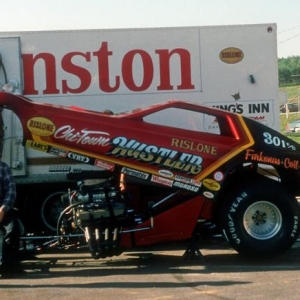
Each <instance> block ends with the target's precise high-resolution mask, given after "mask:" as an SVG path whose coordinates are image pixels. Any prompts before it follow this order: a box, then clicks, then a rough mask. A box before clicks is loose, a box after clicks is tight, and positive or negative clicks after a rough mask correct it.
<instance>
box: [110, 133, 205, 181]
mask: <svg viewBox="0 0 300 300" xmlns="http://www.w3.org/2000/svg"><path fill="white" fill-rule="evenodd" d="M111 145H112V147H113V148H112V149H111V150H110V152H109V153H108V154H111V155H114V156H117V157H124V158H129V159H135V160H138V161H139V162H144V163H149V164H151V165H158V166H161V167H163V168H168V169H172V170H174V171H177V172H185V173H188V174H193V175H195V174H198V173H200V172H201V170H202V157H200V156H197V155H193V154H189V153H183V152H178V151H176V150H171V149H168V148H162V147H158V146H155V145H147V144H144V143H140V142H138V141H136V140H128V139H127V138H126V137H116V138H114V139H113V140H112V141H111Z"/></svg>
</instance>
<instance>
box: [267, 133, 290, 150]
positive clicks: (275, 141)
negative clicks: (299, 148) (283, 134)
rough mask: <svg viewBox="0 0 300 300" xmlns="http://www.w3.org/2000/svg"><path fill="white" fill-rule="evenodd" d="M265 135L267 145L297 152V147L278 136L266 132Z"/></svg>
mask: <svg viewBox="0 0 300 300" xmlns="http://www.w3.org/2000/svg"><path fill="white" fill-rule="evenodd" d="M263 135H264V142H265V143H266V144H267V145H273V146H275V147H282V148H287V149H291V150H296V147H295V146H294V145H292V144H290V143H289V142H287V141H285V140H283V139H281V138H280V137H278V136H273V135H272V134H270V133H269V132H264V133H263Z"/></svg>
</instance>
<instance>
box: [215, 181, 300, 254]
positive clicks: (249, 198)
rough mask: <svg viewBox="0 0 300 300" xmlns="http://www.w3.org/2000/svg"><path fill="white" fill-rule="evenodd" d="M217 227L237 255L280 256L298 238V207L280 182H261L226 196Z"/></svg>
mask: <svg viewBox="0 0 300 300" xmlns="http://www.w3.org/2000/svg"><path fill="white" fill-rule="evenodd" d="M220 211H221V215H220V225H221V228H222V231H223V233H224V235H225V237H226V238H227V240H228V242H229V244H230V245H231V246H232V247H233V248H234V249H235V250H236V251H237V252H238V253H240V254H242V255H246V256H251V257H269V256H274V255H278V254H281V253H283V252H285V251H287V250H288V249H290V248H291V246H292V245H293V244H294V243H295V241H296V239H297V238H298V235H299V204H298V202H297V200H296V199H295V197H293V196H292V195H290V193H289V192H288V191H287V190H286V189H284V188H283V187H282V186H281V185H280V184H279V183H277V182H273V181H270V180H265V179H260V180H256V181H255V182H252V183H251V184H245V185H243V186H242V187H240V188H239V189H238V190H236V191H234V192H232V193H231V194H230V195H228V197H226V199H225V201H224V202H223V205H222V207H221V210H220Z"/></svg>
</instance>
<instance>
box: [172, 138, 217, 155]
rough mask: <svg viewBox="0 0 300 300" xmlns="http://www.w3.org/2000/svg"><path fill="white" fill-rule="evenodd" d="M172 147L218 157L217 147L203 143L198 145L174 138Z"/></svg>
mask: <svg viewBox="0 0 300 300" xmlns="http://www.w3.org/2000/svg"><path fill="white" fill-rule="evenodd" d="M171 146H172V147H176V148H181V149H185V150H190V151H193V152H201V153H207V154H211V155H217V147H216V146H212V145H205V144H202V143H196V142H193V141H188V140H182V139H176V138H172V142H171Z"/></svg>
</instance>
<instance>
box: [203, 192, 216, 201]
mask: <svg viewBox="0 0 300 300" xmlns="http://www.w3.org/2000/svg"><path fill="white" fill-rule="evenodd" d="M203 196H204V197H205V198H208V199H213V198H214V197H215V196H214V194H213V193H211V192H209V191H205V192H204V193H203Z"/></svg>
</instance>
